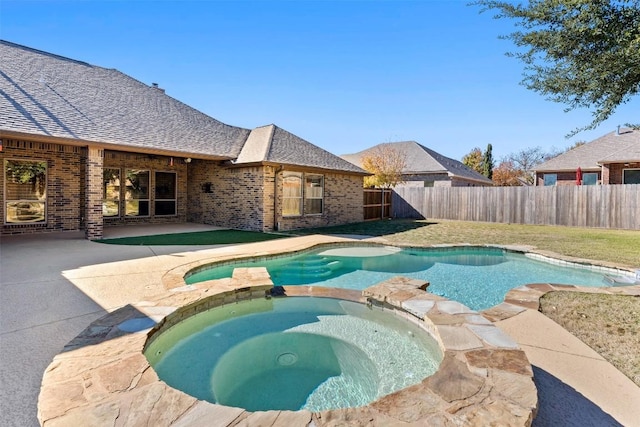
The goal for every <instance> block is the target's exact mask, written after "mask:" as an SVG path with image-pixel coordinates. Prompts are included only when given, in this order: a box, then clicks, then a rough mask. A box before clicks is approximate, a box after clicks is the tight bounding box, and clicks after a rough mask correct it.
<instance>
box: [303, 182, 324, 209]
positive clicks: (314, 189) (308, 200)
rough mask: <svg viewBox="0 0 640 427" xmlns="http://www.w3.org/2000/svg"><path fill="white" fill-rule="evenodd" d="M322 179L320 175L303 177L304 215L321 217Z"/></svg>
mask: <svg viewBox="0 0 640 427" xmlns="http://www.w3.org/2000/svg"><path fill="white" fill-rule="evenodd" d="M323 199H324V177H323V176H322V175H313V174H306V175H305V183H304V214H305V215H321V214H322V212H323V204H324V203H323Z"/></svg>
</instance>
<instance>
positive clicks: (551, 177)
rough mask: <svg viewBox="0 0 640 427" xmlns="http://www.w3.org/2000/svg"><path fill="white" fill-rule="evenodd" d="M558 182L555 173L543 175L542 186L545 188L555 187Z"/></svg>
mask: <svg viewBox="0 0 640 427" xmlns="http://www.w3.org/2000/svg"><path fill="white" fill-rule="evenodd" d="M557 182H558V174H555V173H545V174H544V185H545V187H546V186H550V185H556V183H557Z"/></svg>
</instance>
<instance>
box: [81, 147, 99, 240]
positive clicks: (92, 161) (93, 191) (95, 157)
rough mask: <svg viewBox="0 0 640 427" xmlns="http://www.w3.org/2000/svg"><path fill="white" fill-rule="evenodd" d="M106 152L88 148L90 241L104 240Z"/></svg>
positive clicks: (87, 178) (86, 180) (86, 215)
mask: <svg viewBox="0 0 640 427" xmlns="http://www.w3.org/2000/svg"><path fill="white" fill-rule="evenodd" d="M103 164H104V150H102V149H100V148H96V147H88V148H87V164H86V179H85V185H86V188H85V198H86V200H85V213H84V218H85V236H86V238H87V239H89V240H96V239H101V238H102V225H103V217H102V166H103Z"/></svg>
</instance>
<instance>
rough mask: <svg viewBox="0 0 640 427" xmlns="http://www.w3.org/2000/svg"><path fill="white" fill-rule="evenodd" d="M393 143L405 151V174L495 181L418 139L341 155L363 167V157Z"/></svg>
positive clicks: (399, 149)
mask: <svg viewBox="0 0 640 427" xmlns="http://www.w3.org/2000/svg"><path fill="white" fill-rule="evenodd" d="M385 145H391V146H392V147H393V148H394V149H396V150H398V151H399V152H401V153H404V155H405V159H406V164H405V168H404V169H403V170H402V174H403V175H418V174H441V173H446V174H447V175H449V176H450V177H452V178H462V179H467V180H471V181H476V182H480V183H484V184H488V185H492V184H493V181H491V180H490V179H489V178H487V177H485V176H484V175H482V174H480V173H478V172H476V171H474V170H473V169H471V168H470V167H468V166H466V165H464V164H463V163H462V162H459V161H457V160H454V159H451V158H449V157H445V156H443V155H442V154H439V153H437V152H435V151H433V150H431V149H429V148H427V147H425V146H424V145H421V144H419V143H417V142H416V141H402V142H387V143H382V144H378V145H376V146H373V147H371V148H368V149H366V150H363V151H360V152H358V153H354V154H344V155H342V156H340V157H342V158H343V159H345V160H347V161H349V162H351V163H353V164H355V165H357V166H359V167H362V159H363V158H364V157H365V156H367V155H369V154H371V153H372V152H373V151H374V150H376V149H377V148H378V147H380V146H385Z"/></svg>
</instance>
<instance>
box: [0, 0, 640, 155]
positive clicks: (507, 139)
mask: <svg viewBox="0 0 640 427" xmlns="http://www.w3.org/2000/svg"><path fill="white" fill-rule="evenodd" d="M512 29H513V26H512V23H511V22H509V21H505V20H495V19H493V18H492V14H491V13H484V14H480V13H479V10H478V8H477V7H475V6H468V5H467V2H466V1H457V0H451V1H429V0H423V1H417V0H416V1H407V2H404V1H318V2H311V1H285V2H275V1H266V0H265V1H251V2H250V1H233V2H224V1H206V0H200V1H124V0H123V1H53V0H49V1H46V0H40V1H29V0H20V1H14V0H2V1H1V2H0V38H2V39H4V40H8V41H11V42H14V43H19V44H23V45H26V46H29V47H32V48H35V49H40V50H44V51H47V52H51V53H55V54H58V55H62V56H67V57H70V58H73V59H77V60H81V61H85V62H89V63H91V64H94V65H98V66H102V67H106V68H115V69H117V70H119V71H122V72H123V73H126V74H128V75H130V76H132V77H134V78H136V79H138V80H140V81H142V82H144V83H147V84H151V83H152V82H156V83H158V84H159V85H160V87H162V88H164V89H165V90H166V93H167V94H168V95H170V96H172V97H174V98H176V99H178V100H180V101H182V102H184V103H186V104H188V105H191V106H192V107H194V108H197V109H198V110H200V111H202V112H204V113H206V114H208V115H210V116H212V117H214V118H216V119H218V120H220V121H223V122H225V123H228V124H231V125H235V126H242V127H246V128H254V127H257V126H262V125H265V124H270V123H275V124H276V125H278V126H280V127H282V128H284V129H287V130H288V131H290V132H292V133H294V134H296V135H298V136H300V137H302V138H304V139H306V140H308V141H310V142H312V143H314V144H316V145H318V146H320V147H322V148H324V149H326V150H328V151H331V152H333V153H335V154H347V153H353V152H357V151H360V150H363V149H365V148H368V147H370V146H372V145H375V144H377V143H380V142H390V141H400V140H415V141H418V142H420V143H421V144H423V145H425V146H427V147H429V148H432V149H433V150H435V151H437V152H439V153H441V154H443V155H445V156H448V157H452V158H455V159H461V158H462V156H464V155H465V154H466V153H468V152H469V151H471V149H473V148H474V147H480V148H482V149H484V148H486V146H487V144H489V143H491V144H492V145H493V152H494V158H496V159H497V160H499V159H500V158H501V157H503V156H505V155H507V154H509V153H513V152H517V151H519V150H521V149H526V148H532V147H537V146H540V147H542V148H543V149H545V150H550V149H552V148H556V149H563V148H566V147H567V146H569V145H571V144H572V143H573V142H575V141H580V140H584V141H590V140H592V139H594V138H596V137H598V136H600V135H603V134H605V133H608V132H611V131H613V130H615V127H616V125H618V124H624V123H628V122H638V121H640V99H638V98H637V97H636V98H635V99H633V100H632V101H631V102H630V103H628V104H626V105H624V106H622V107H621V108H619V109H618V111H617V112H616V114H615V115H614V116H613V117H612V118H611V119H609V120H608V121H607V122H606V123H604V124H603V125H601V126H600V127H599V128H598V129H596V130H594V131H589V132H583V133H580V134H578V135H577V136H575V137H574V138H572V139H569V140H568V139H565V135H566V134H567V133H569V132H570V131H572V130H573V129H575V128H577V127H580V126H583V125H586V124H588V123H589V122H590V118H591V116H590V113H589V112H588V111H584V110H582V111H578V112H571V113H565V112H564V106H563V105H561V104H556V103H553V102H550V101H545V100H544V98H543V97H542V96H540V95H538V94H536V93H534V92H531V91H528V90H527V89H526V88H524V87H523V86H521V85H520V84H519V82H520V80H521V76H522V72H523V67H522V65H521V64H520V63H519V62H518V61H517V60H516V59H513V58H508V57H506V56H505V55H504V54H505V52H507V51H509V50H512V49H513V46H512V44H511V42H510V41H507V40H500V39H498V37H499V36H500V35H506V34H508V33H510V32H511V30H512Z"/></svg>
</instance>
